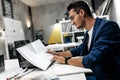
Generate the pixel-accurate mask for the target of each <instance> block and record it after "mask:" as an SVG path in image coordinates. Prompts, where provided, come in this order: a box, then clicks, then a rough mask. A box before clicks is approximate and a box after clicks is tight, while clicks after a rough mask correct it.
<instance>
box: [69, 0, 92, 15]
mask: <svg viewBox="0 0 120 80" xmlns="http://www.w3.org/2000/svg"><path fill="white" fill-rule="evenodd" d="M71 9H74V10H75V11H76V12H77V13H79V11H80V9H83V10H84V11H85V12H86V14H87V15H88V16H90V17H92V13H91V11H90V8H89V6H88V4H87V3H86V2H85V1H76V2H73V3H70V4H69V5H68V7H67V10H68V11H70V10H71Z"/></svg>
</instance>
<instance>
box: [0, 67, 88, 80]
mask: <svg viewBox="0 0 120 80" xmlns="http://www.w3.org/2000/svg"><path fill="white" fill-rule="evenodd" d="M54 69H55V67H52V66H51V67H50V68H49V69H48V70H46V71H41V70H40V69H35V70H34V71H32V72H30V73H28V74H26V75H23V76H21V77H20V78H19V80H41V78H47V79H42V80H52V79H53V78H59V80H86V78H85V75H84V72H80V73H75V74H66V75H55V71H54ZM58 69H59V68H58ZM29 70H31V69H29ZM29 70H28V71H29ZM20 71H21V69H20V70H18V69H17V70H14V71H9V72H3V73H0V79H2V80H6V78H8V77H10V76H13V75H12V74H14V75H15V74H16V73H17V72H20ZM62 72H64V71H62ZM17 74H18V73H17ZM12 80H14V79H12Z"/></svg>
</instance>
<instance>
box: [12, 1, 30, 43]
mask: <svg viewBox="0 0 120 80" xmlns="http://www.w3.org/2000/svg"><path fill="white" fill-rule="evenodd" d="M12 2H13V16H14V19H16V20H20V21H21V22H22V24H23V29H24V33H25V38H26V39H29V40H30V41H32V39H31V31H30V30H29V29H28V28H27V25H26V20H27V19H28V18H29V15H28V6H27V5H25V4H23V3H22V2H21V1H20V0H12Z"/></svg>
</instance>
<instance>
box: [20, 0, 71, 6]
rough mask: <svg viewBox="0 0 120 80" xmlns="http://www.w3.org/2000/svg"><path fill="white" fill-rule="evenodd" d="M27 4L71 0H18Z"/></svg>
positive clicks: (38, 4) (33, 4)
mask: <svg viewBox="0 0 120 80" xmlns="http://www.w3.org/2000/svg"><path fill="white" fill-rule="evenodd" d="M20 1H22V2H23V3H25V4H26V5H28V6H31V7H35V6H40V5H47V4H52V3H59V2H65V1H72V0H20Z"/></svg>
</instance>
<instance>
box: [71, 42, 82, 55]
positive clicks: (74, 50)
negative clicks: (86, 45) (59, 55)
mask: <svg viewBox="0 0 120 80" xmlns="http://www.w3.org/2000/svg"><path fill="white" fill-rule="evenodd" d="M82 46H83V43H81V44H80V45H79V46H78V47H77V48H75V49H72V50H70V52H71V54H72V56H73V57H75V56H80V52H81V49H82Z"/></svg>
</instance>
